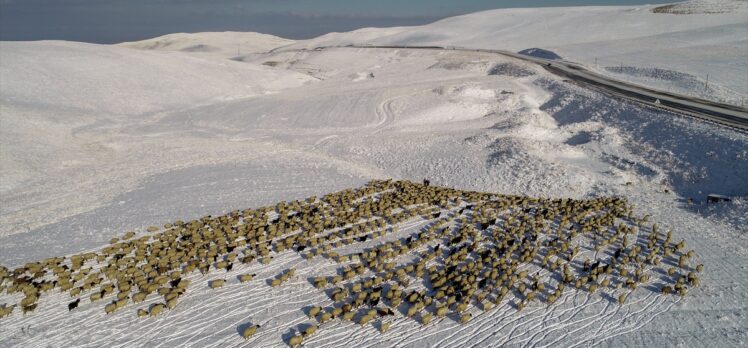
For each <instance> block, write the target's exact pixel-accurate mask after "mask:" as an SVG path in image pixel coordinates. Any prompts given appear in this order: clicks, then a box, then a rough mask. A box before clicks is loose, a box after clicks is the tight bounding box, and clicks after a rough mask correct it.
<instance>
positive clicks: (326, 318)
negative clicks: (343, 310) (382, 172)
mask: <svg viewBox="0 0 748 348" xmlns="http://www.w3.org/2000/svg"><path fill="white" fill-rule="evenodd" d="M330 319H332V313H331V312H325V313H322V315H320V317H319V323H320V324H323V323H325V322H328V321H330Z"/></svg>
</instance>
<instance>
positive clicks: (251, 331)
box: [242, 325, 260, 340]
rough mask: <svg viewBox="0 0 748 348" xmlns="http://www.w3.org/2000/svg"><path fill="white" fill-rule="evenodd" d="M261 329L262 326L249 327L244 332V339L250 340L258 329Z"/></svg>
mask: <svg viewBox="0 0 748 348" xmlns="http://www.w3.org/2000/svg"><path fill="white" fill-rule="evenodd" d="M259 328H260V325H252V326H248V327H246V328H244V330H242V337H243V338H244V339H245V340H246V339H249V338H250V337H252V336H253V335H254V334H255V333H256V332H257V329H259Z"/></svg>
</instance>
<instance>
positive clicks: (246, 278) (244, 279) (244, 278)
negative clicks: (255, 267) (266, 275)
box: [238, 273, 256, 283]
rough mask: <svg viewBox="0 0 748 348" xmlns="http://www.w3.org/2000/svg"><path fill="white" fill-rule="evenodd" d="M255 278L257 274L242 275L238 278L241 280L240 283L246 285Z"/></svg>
mask: <svg viewBox="0 0 748 348" xmlns="http://www.w3.org/2000/svg"><path fill="white" fill-rule="evenodd" d="M255 276H256V274H254V273H252V274H242V275H239V276H238V278H239V282H241V283H246V282H248V281H250V280H252V279H254V277H255Z"/></svg>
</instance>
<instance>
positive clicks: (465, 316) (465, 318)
mask: <svg viewBox="0 0 748 348" xmlns="http://www.w3.org/2000/svg"><path fill="white" fill-rule="evenodd" d="M472 317H473V316H472V315H471V314H470V313H465V314H463V315H462V316H461V317H460V324H465V323H467V322H469V321H470V319H472Z"/></svg>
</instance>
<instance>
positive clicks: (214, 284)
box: [210, 279, 226, 289]
mask: <svg viewBox="0 0 748 348" xmlns="http://www.w3.org/2000/svg"><path fill="white" fill-rule="evenodd" d="M225 282H226V280H225V279H216V280H213V281H212V282H210V288H211V289H218V288H220V287H222V286H223V284H224V283H225Z"/></svg>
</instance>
